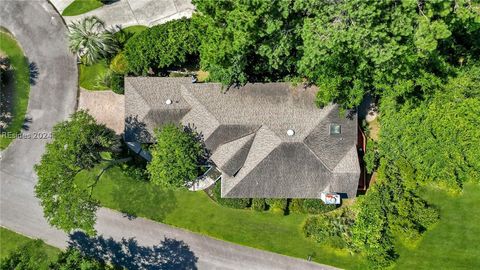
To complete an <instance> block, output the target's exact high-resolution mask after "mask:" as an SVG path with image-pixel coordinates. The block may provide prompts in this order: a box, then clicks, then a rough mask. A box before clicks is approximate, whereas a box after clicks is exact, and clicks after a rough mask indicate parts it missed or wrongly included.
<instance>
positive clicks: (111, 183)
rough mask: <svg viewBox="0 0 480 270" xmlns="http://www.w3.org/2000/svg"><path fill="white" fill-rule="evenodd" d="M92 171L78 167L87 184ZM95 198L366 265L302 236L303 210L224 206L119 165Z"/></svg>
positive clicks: (274, 247)
mask: <svg viewBox="0 0 480 270" xmlns="http://www.w3.org/2000/svg"><path fill="white" fill-rule="evenodd" d="M96 172H98V170H97V171H93V172H89V171H84V172H81V173H80V174H79V175H78V176H77V180H78V181H80V182H82V183H84V184H85V183H88V180H87V179H93V177H94V175H95V173H96ZM94 197H95V198H97V199H98V200H100V201H101V203H102V205H103V206H106V207H109V208H113V209H117V210H119V211H121V212H125V213H129V214H133V215H136V216H141V217H146V218H149V219H152V220H156V221H159V222H163V223H166V224H170V225H173V226H176V227H181V228H185V229H187V230H190V231H194V232H198V233H201V234H205V235H209V236H211V237H214V238H218V239H222V240H226V241H230V242H235V243H239V244H242V245H246V246H251V247H256V248H259V249H264V250H269V251H273V252H277V253H282V254H285V255H290V256H294V257H299V258H303V259H306V258H307V257H308V256H309V255H312V259H313V260H315V261H317V262H320V263H325V264H330V265H335V266H338V267H342V268H346V269H364V268H365V265H364V264H363V261H362V260H361V259H360V258H359V257H358V256H351V255H350V254H348V253H347V252H343V251H334V250H331V249H329V248H326V247H322V246H320V245H318V244H317V243H315V242H313V241H310V240H309V239H306V238H304V237H303V235H302V233H301V228H300V227H301V224H302V222H303V220H304V219H305V217H306V216H305V215H301V214H292V215H288V216H280V215H277V214H274V213H271V212H263V213H259V212H255V211H252V210H238V209H231V208H226V207H222V206H220V205H218V204H216V203H214V202H213V201H212V200H211V199H210V198H209V197H208V196H207V195H206V194H205V193H204V192H190V191H169V190H162V189H161V188H158V187H156V186H154V185H152V184H150V183H148V182H139V181H136V180H134V179H131V178H129V177H127V176H125V175H124V174H123V172H122V171H121V170H120V169H119V168H117V167H114V168H112V169H110V170H108V171H107V172H106V173H105V174H104V175H103V176H102V178H101V180H100V181H99V183H98V185H97V186H96V188H95V191H94Z"/></svg>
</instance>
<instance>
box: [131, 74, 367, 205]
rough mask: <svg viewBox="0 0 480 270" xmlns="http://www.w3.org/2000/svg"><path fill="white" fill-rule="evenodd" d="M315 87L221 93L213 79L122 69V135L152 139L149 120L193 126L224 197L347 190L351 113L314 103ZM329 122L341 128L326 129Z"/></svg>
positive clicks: (353, 162) (354, 163) (353, 177)
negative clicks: (158, 75) (141, 74)
mask: <svg viewBox="0 0 480 270" xmlns="http://www.w3.org/2000/svg"><path fill="white" fill-rule="evenodd" d="M315 93H316V90H315V89H313V88H309V89H307V90H304V89H302V88H300V87H293V86H291V85H290V84H287V83H267V84H247V85H246V86H244V87H241V88H239V89H231V90H229V91H227V92H226V93H223V92H222V91H221V85H220V84H214V83H204V84H192V83H191V81H190V79H189V78H152V77H135V78H131V77H127V78H126V79H125V106H126V108H125V111H126V122H127V123H126V129H125V139H126V141H130V140H132V141H139V142H153V137H152V136H151V134H152V130H153V128H155V127H159V126H161V125H163V124H165V123H168V122H175V123H182V124H183V125H189V126H191V127H193V128H195V129H196V130H197V131H198V132H200V133H201V134H202V136H203V138H204V140H205V145H206V146H207V148H208V149H209V150H210V151H211V153H212V156H211V159H212V161H213V162H214V163H215V164H216V165H217V167H219V168H220V169H221V170H222V172H223V176H222V196H224V197H271V198H318V197H319V196H320V193H321V192H323V191H330V192H339V193H346V194H348V196H349V197H353V196H355V193H356V190H357V184H358V178H359V175H360V168H359V164H358V156H357V150H356V139H357V120H356V115H353V116H352V117H345V116H342V114H341V113H340V112H339V108H338V106H337V105H329V106H327V107H325V108H323V109H319V108H317V107H316V106H315V104H314V99H315ZM166 100H171V101H172V103H171V104H166ZM331 124H339V125H340V126H341V133H340V134H330V125H331ZM289 129H291V130H293V131H294V135H293V136H289V135H287V130H289Z"/></svg>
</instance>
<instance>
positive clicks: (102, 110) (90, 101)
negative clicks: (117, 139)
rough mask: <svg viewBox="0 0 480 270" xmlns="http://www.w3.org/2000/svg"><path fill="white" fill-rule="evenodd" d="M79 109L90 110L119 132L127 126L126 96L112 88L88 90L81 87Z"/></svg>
mask: <svg viewBox="0 0 480 270" xmlns="http://www.w3.org/2000/svg"><path fill="white" fill-rule="evenodd" d="M78 109H82V110H88V113H89V114H90V115H92V116H93V117H94V118H95V119H96V120H97V122H99V123H102V124H105V125H106V126H107V127H109V128H111V129H113V131H115V133H117V134H123V130H124V127H125V96H124V95H119V94H115V93H114V92H112V91H110V90H105V91H88V90H84V89H81V90H80V96H79V99H78Z"/></svg>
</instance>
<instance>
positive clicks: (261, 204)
mask: <svg viewBox="0 0 480 270" xmlns="http://www.w3.org/2000/svg"><path fill="white" fill-rule="evenodd" d="M252 209H253V210H255V211H265V210H266V209H267V204H266V202H265V199H264V198H254V199H252Z"/></svg>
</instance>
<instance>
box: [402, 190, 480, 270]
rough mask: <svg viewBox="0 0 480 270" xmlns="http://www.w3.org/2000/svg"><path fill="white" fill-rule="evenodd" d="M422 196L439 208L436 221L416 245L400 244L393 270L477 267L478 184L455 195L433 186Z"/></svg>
mask: <svg viewBox="0 0 480 270" xmlns="http://www.w3.org/2000/svg"><path fill="white" fill-rule="evenodd" d="M424 195H425V198H426V199H427V200H428V201H429V202H430V203H432V204H433V205H435V206H436V207H438V209H439V210H440V221H439V222H438V223H437V224H435V225H434V227H433V228H432V229H431V230H429V231H427V232H426V233H425V235H424V237H423V238H422V240H421V242H420V243H418V245H417V246H416V247H414V248H406V247H400V249H399V253H400V258H399V260H398V262H397V265H396V269H479V267H480V207H479V205H480V185H475V184H467V185H465V189H464V192H463V194H462V195H459V196H451V195H449V194H447V193H445V192H441V191H438V190H435V189H433V188H430V189H427V190H425V192H424Z"/></svg>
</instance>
